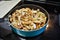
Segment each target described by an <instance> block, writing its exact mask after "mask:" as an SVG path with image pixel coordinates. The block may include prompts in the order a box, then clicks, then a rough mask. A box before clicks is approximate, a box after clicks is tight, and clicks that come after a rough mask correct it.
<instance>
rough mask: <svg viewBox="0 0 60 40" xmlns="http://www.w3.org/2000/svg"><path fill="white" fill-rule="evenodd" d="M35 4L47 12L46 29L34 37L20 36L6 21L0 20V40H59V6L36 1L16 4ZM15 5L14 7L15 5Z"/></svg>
mask: <svg viewBox="0 0 60 40" xmlns="http://www.w3.org/2000/svg"><path fill="white" fill-rule="evenodd" d="M26 3H28V4H29V3H30V4H35V5H39V6H42V7H43V8H45V9H46V10H47V11H48V13H49V17H50V19H49V22H48V25H47V28H46V30H45V31H44V32H43V33H42V34H40V35H38V36H35V37H31V38H30V37H22V36H19V35H17V34H15V33H14V32H12V30H11V28H10V26H9V24H8V23H7V21H3V22H0V40H59V39H60V27H59V15H60V14H59V6H56V5H52V4H45V3H38V2H29V1H25V2H20V3H18V4H17V5H16V6H20V5H21V4H26ZM16 6H15V7H16Z"/></svg>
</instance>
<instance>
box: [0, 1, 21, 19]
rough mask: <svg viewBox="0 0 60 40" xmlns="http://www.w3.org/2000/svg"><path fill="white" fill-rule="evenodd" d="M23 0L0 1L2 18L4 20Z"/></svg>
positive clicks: (0, 16) (0, 15)
mask: <svg viewBox="0 0 60 40" xmlns="http://www.w3.org/2000/svg"><path fill="white" fill-rule="evenodd" d="M20 1H21V0H11V1H0V18H3V17H4V16H5V15H6V14H7V13H8V12H9V11H10V10H11V9H12V8H13V7H14V6H15V5H16V4H18V3H19V2H20Z"/></svg>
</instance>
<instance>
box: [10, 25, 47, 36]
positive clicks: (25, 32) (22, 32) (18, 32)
mask: <svg viewBox="0 0 60 40" xmlns="http://www.w3.org/2000/svg"><path fill="white" fill-rule="evenodd" d="M46 26H47V24H45V26H44V27H42V28H40V29H38V30H34V31H22V30H19V29H16V28H14V27H12V26H11V28H12V31H14V32H15V33H16V34H18V35H20V36H23V37H34V36H37V35H39V34H41V33H42V32H44V31H45V29H46Z"/></svg>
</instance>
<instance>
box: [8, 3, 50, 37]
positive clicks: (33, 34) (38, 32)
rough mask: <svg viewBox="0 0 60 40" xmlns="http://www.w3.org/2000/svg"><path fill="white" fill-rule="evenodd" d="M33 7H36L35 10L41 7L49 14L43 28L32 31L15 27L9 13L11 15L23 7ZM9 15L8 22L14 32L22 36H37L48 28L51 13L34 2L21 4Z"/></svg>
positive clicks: (41, 8) (42, 10) (41, 9)
mask: <svg viewBox="0 0 60 40" xmlns="http://www.w3.org/2000/svg"><path fill="white" fill-rule="evenodd" d="M27 7H28V8H31V9H34V10H37V9H40V11H41V12H43V13H44V14H45V15H46V16H47V19H46V23H45V25H44V26H43V27H42V28H39V29H37V30H32V31H23V30H21V29H18V28H15V27H14V26H13V25H12V24H11V23H10V21H9V15H11V14H12V13H13V12H15V10H17V9H21V8H27ZM9 15H8V22H9V24H10V27H11V29H12V31H13V32H14V33H16V34H17V35H20V36H23V37H34V36H37V35H40V34H41V33H42V32H44V31H45V29H46V26H47V24H48V18H49V15H48V12H47V11H46V10H45V9H44V8H43V7H41V6H38V5H34V4H22V5H20V6H17V7H15V8H14V9H13V10H12V11H11V12H10V13H9Z"/></svg>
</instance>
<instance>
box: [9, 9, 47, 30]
mask: <svg viewBox="0 0 60 40" xmlns="http://www.w3.org/2000/svg"><path fill="white" fill-rule="evenodd" d="M46 18H47V17H46V15H45V14H44V13H43V12H41V11H40V10H39V9H37V10H34V9H30V8H22V9H19V10H16V11H15V12H13V13H12V15H10V17H9V20H10V22H11V24H12V25H13V26H14V27H16V28H18V29H21V30H26V31H28V30H36V29H39V28H41V27H43V26H44V24H45V22H46Z"/></svg>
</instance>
